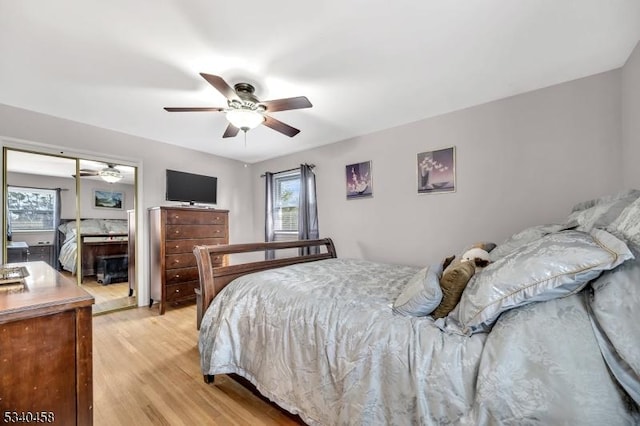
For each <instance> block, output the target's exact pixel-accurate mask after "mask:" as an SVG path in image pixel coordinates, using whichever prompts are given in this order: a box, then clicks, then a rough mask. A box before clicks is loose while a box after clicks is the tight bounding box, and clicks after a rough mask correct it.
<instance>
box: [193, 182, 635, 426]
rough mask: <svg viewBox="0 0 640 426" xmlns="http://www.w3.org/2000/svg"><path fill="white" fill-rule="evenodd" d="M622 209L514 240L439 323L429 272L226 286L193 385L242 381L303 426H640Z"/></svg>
mask: <svg viewBox="0 0 640 426" xmlns="http://www.w3.org/2000/svg"><path fill="white" fill-rule="evenodd" d="M626 195H630V196H626ZM626 195H625V194H622V193H621V194H620V195H616V196H611V197H602V199H598V200H593V201H592V202H586V203H583V204H582V205H580V208H579V209H578V210H576V212H582V214H583V219H584V218H587V219H588V220H584V221H582V222H580V221H581V219H580V218H578V217H576V216H577V215H574V216H573V217H571V218H567V220H566V221H565V222H561V223H559V224H555V225H544V226H536V227H531V228H528V229H526V230H524V231H522V232H520V233H517V234H514V236H512V237H511V238H509V239H508V240H507V241H505V243H504V244H503V245H504V247H501V246H502V245H498V246H497V247H496V248H495V249H494V250H493V251H492V252H491V257H492V258H493V257H494V252H495V251H496V250H497V255H496V256H495V263H493V264H491V265H489V266H488V267H487V268H484V269H478V270H477V271H475V275H474V276H473V277H472V278H471V279H470V281H469V284H468V285H467V286H466V288H464V291H462V295H461V299H460V303H458V305H457V306H456V307H455V309H453V311H452V312H451V313H449V315H447V316H445V317H443V318H438V319H435V318H434V315H433V313H432V314H428V312H429V311H430V310H431V308H432V305H433V304H434V302H433V300H434V297H437V291H435V290H434V288H433V284H434V274H435V275H436V276H437V275H438V274H439V273H441V271H440V270H438V269H437V268H436V266H435V265H432V266H430V267H428V268H420V267H409V266H401V265H385V264H381V263H376V262H370V261H365V260H355V259H338V258H334V259H328V260H318V261H313V262H308V263H299V264H294V265H291V266H286V267H280V268H275V269H268V270H264V271H260V272H255V273H251V274H247V275H243V276H240V277H238V278H235V279H234V280H233V281H231V282H230V283H229V284H228V285H226V283H225V284H221V286H220V288H221V290H220V288H217V287H216V290H215V293H214V294H216V296H215V297H214V298H213V301H212V302H211V304H210V305H209V307H208V309H206V311H205V313H204V317H203V319H202V325H201V329H200V337H199V342H198V346H199V351H200V356H201V368H202V372H203V374H205V375H216V374H228V373H235V374H238V375H241V376H243V377H245V378H246V379H248V380H249V381H250V382H251V383H253V384H254V385H255V386H256V388H257V389H258V390H259V391H260V392H261V393H262V394H263V395H264V396H266V397H267V398H269V399H271V400H272V401H274V402H275V403H276V404H278V405H279V406H281V407H283V408H284V409H286V410H288V411H290V412H292V413H294V414H298V415H299V416H300V417H301V418H302V419H303V420H304V421H305V422H306V423H308V424H311V425H334V424H362V425H372V424H375V425H378V424H380V425H382V424H393V425H415V424H420V425H447V424H449V425H523V424H524V425H550V424H553V425H555V424H565V425H573V424H585V425H587V424H589V425H590V424H593V425H601V424H606V425H637V424H640V408H639V405H638V404H639V400H640V309H638V307H639V306H638V305H639V304H640V263H639V262H640V258H639V256H640V225H638V223H640V199H635V200H633V196H634V193H633V192H627V193H626ZM621 199H624V201H622V202H620V201H619V200H621ZM604 205H606V206H609V207H608V208H604V209H603V208H602V206H604ZM594 208H595V210H592V211H590V212H588V210H589V209H594ZM574 213H575V212H574ZM596 216H597V218H596ZM614 216H616V217H614ZM594 218H595V219H594ZM601 219H602V220H601ZM229 247H232V246H229ZM334 254H335V252H334ZM201 263H202V262H200V263H199V266H200V264H201ZM467 264H470V262H467ZM220 269H221V270H222V269H225V268H220ZM215 270H216V268H214V271H215ZM220 273H221V274H222V272H220ZM229 273H231V271H230V272H229ZM201 274H202V270H201ZM209 275H210V276H213V275H214V274H209ZM470 275H472V274H470ZM201 283H202V280H201ZM421 284H422V286H421ZM529 284H532V285H529ZM224 285H226V287H224ZM203 294H204V293H203ZM480 296H482V297H480ZM476 302H477V303H476ZM394 303H395V306H394ZM399 305H402V306H404V307H406V308H407V310H406V311H402V310H399V309H398V306H399ZM487 306H491V309H488V310H485V308H486V307H487ZM489 311H490V312H489ZM485 314H486V315H485ZM476 320H477V321H476Z"/></svg>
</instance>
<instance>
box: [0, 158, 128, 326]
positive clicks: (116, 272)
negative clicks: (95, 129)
mask: <svg viewBox="0 0 640 426" xmlns="http://www.w3.org/2000/svg"><path fill="white" fill-rule="evenodd" d="M5 176H6V179H5V212H6V215H5V217H6V219H5V222H6V229H7V232H6V235H5V237H4V248H5V249H6V251H5V253H6V258H5V259H6V263H15V262H32V261H40V260H41V261H45V262H47V263H48V264H50V265H51V266H52V267H54V268H55V269H57V270H58V271H60V273H62V274H63V275H66V276H68V277H70V278H72V279H74V280H76V281H77V282H78V284H79V285H81V286H83V288H85V290H87V291H88V292H89V293H91V294H92V295H93V296H94V298H95V305H94V314H95V313H103V312H108V311H111V310H117V309H122V308H125V307H128V306H135V305H136V299H135V288H136V287H135V280H134V277H135V259H134V253H135V250H134V244H135V231H134V230H135V217H136V215H135V192H136V191H135V188H136V169H135V167H131V166H126V165H119V164H111V163H104V162H99V161H92V160H86V159H78V158H69V157H62V156H55V155H48V154H41V153H34V152H26V151H20V150H14V149H5ZM78 236H79V237H78Z"/></svg>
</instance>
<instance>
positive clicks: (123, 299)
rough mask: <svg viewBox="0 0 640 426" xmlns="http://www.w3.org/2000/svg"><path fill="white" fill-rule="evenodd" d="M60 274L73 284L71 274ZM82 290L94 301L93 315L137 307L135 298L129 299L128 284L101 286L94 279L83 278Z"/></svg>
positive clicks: (92, 277) (90, 277)
mask: <svg viewBox="0 0 640 426" xmlns="http://www.w3.org/2000/svg"><path fill="white" fill-rule="evenodd" d="M61 273H62V274H63V275H64V276H66V277H68V278H69V279H71V280H73V281H74V282H75V280H76V277H75V275H72V274H71V272H68V271H61ZM82 288H83V289H85V290H86V291H87V292H89V293H90V294H91V295H92V296H93V298H94V299H95V304H94V305H93V314H94V315H100V314H103V313H106V312H111V311H115V310H119V309H123V308H126V307H129V306H137V303H136V298H135V297H129V283H128V282H123V283H113V284H108V285H102V284H100V283H98V282H97V281H96V277H95V275H94V276H87V277H85V278H84V282H83V283H82Z"/></svg>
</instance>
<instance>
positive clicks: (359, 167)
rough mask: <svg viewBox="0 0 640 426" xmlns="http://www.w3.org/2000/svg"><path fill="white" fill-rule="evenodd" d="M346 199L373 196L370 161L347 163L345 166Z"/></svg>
mask: <svg viewBox="0 0 640 426" xmlns="http://www.w3.org/2000/svg"><path fill="white" fill-rule="evenodd" d="M345 172H346V188H347V200H354V199H357V198H367V197H373V180H372V175H371V161H363V162H362V163H354V164H349V165H347V166H346V167H345Z"/></svg>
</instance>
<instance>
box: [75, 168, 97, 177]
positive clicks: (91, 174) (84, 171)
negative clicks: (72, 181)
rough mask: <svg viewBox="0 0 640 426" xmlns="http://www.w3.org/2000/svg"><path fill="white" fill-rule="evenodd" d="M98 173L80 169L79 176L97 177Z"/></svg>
mask: <svg viewBox="0 0 640 426" xmlns="http://www.w3.org/2000/svg"><path fill="white" fill-rule="evenodd" d="M98 173H99V172H98V171H97V170H91V169H80V176H97V175H98Z"/></svg>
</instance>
